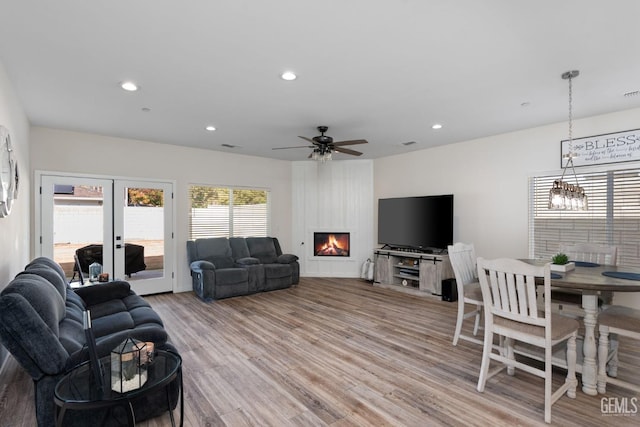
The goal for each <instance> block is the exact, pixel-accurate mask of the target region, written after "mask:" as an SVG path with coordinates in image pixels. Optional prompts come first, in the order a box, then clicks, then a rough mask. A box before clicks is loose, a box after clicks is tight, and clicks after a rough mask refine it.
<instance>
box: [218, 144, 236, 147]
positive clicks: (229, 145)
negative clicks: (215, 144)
mask: <svg viewBox="0 0 640 427" xmlns="http://www.w3.org/2000/svg"><path fill="white" fill-rule="evenodd" d="M221 145H222V146H223V147H226V148H236V147H237V145H231V144H221Z"/></svg>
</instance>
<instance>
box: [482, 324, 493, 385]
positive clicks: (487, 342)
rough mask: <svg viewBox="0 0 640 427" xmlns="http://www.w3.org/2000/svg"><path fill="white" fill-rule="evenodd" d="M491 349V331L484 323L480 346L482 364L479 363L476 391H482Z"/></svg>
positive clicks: (487, 372) (485, 380) (487, 373)
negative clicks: (482, 342) (482, 341)
mask: <svg viewBox="0 0 640 427" xmlns="http://www.w3.org/2000/svg"><path fill="white" fill-rule="evenodd" d="M492 351H493V332H492V331H491V328H489V327H487V325H485V329H484V344H483V346H482V364H481V365H480V376H479V378H478V391H479V392H480V393H482V392H483V391H484V385H485V383H486V382H487V376H488V375H489V364H490V363H491V352H492Z"/></svg>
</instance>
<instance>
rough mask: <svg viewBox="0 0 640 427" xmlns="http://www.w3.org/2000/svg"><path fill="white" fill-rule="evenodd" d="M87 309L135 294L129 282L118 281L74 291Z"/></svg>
mask: <svg viewBox="0 0 640 427" xmlns="http://www.w3.org/2000/svg"><path fill="white" fill-rule="evenodd" d="M74 291H75V293H76V294H77V295H78V296H79V297H80V298H82V300H83V301H84V303H85V305H86V306H87V307H91V306H92V305H96V304H102V303H103V302H107V301H110V300H113V299H123V298H126V297H128V296H129V295H131V294H132V293H133V291H132V290H131V286H130V285H129V283H128V282H125V281H122V280H118V281H115V282H109V283H101V284H98V285H91V286H86V287H84V288H78V289H74Z"/></svg>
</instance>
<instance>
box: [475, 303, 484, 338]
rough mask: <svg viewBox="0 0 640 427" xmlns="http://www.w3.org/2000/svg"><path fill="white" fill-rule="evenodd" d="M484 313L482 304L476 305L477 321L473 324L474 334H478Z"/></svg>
mask: <svg viewBox="0 0 640 427" xmlns="http://www.w3.org/2000/svg"><path fill="white" fill-rule="evenodd" d="M481 314H482V306H481V305H478V306H476V322H475V324H474V325H473V335H478V328H479V327H480V315H481Z"/></svg>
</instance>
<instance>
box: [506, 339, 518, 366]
mask: <svg viewBox="0 0 640 427" xmlns="http://www.w3.org/2000/svg"><path fill="white" fill-rule="evenodd" d="M513 343H514V339H513V338H508V337H507V338H505V340H504V348H505V349H506V353H507V359H509V362H510V363H509V364H508V365H507V375H514V374H515V373H516V367H515V365H514V364H513V362H515V360H516V354H515V353H514V352H513Z"/></svg>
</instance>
